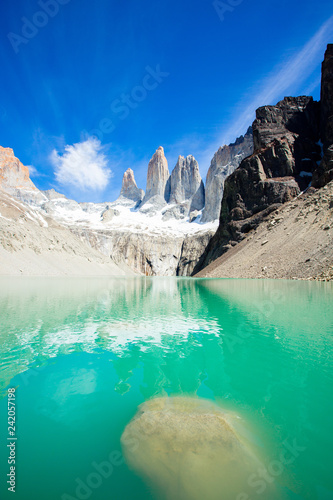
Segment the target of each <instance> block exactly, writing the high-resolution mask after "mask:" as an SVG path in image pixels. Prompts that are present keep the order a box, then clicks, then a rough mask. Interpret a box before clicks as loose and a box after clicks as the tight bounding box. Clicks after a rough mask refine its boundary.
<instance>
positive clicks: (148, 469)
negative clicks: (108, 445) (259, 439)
mask: <svg viewBox="0 0 333 500" xmlns="http://www.w3.org/2000/svg"><path fill="white" fill-rule="evenodd" d="M121 442H122V447H123V453H124V457H125V459H126V461H127V464H128V466H129V467H130V468H131V469H133V470H134V471H135V472H136V473H137V474H139V475H141V476H142V477H143V479H144V480H145V481H146V482H147V483H148V485H149V486H150V487H151V488H152V490H153V492H154V493H155V494H156V496H157V498H158V499H165V500H202V499H203V498H207V499H209V500H223V499H224V500H234V499H236V498H238V495H242V494H243V497H239V498H247V497H246V495H247V493H249V491H250V487H249V485H248V480H249V477H250V475H251V474H254V473H256V471H258V469H259V468H260V462H259V460H258V459H257V457H256V456H255V454H254V453H253V451H252V450H251V449H250V447H249V446H248V445H247V444H245V442H243V441H242V439H241V438H240V437H239V436H238V435H237V433H236V431H235V429H234V427H233V426H232V425H231V423H230V419H229V418H228V417H227V415H226V414H225V413H224V412H223V411H222V410H221V409H220V408H219V407H218V406H217V405H215V404H214V403H213V402H211V401H207V400H204V399H196V398H185V397H171V398H168V397H166V398H157V399H152V400H150V401H147V402H146V403H143V404H142V405H141V406H140V407H139V410H138V412H137V414H136V415H135V416H134V418H133V419H132V420H131V422H130V423H129V424H128V425H127V427H126V428H125V430H124V432H123V435H122V437H121ZM267 489H270V490H271V486H270V487H269V488H267ZM265 493H267V492H265ZM252 494H253V489H252V491H251V495H252ZM264 497H265V499H266V498H267V499H268V498H269V499H270V500H272V499H273V498H275V497H274V493H273V492H272V491H270V492H268V496H267V497H266V496H265V495H264V496H261V499H262V500H264ZM251 498H254V497H252V496H251Z"/></svg>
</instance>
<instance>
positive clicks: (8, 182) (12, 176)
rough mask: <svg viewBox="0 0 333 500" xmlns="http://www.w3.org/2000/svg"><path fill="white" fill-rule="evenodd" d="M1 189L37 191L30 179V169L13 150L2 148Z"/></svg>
mask: <svg viewBox="0 0 333 500" xmlns="http://www.w3.org/2000/svg"><path fill="white" fill-rule="evenodd" d="M0 188H2V189H3V190H5V191H10V192H13V191H14V190H17V189H28V190H34V191H37V188H36V186H35V185H34V183H33V182H32V180H31V179H30V174H29V169H28V167H26V166H24V165H23V164H22V163H21V162H20V160H19V159H18V158H16V156H15V155H14V151H13V149H11V148H3V147H2V146H0Z"/></svg>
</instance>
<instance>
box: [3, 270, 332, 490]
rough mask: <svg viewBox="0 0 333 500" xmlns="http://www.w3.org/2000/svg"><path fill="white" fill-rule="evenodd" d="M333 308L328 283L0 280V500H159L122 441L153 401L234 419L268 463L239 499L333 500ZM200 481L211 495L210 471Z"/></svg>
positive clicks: (211, 280) (116, 279)
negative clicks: (206, 407) (200, 407)
mask: <svg viewBox="0 0 333 500" xmlns="http://www.w3.org/2000/svg"><path fill="white" fill-rule="evenodd" d="M332 299H333V287H332V285H331V284H330V283H312V282H293V281H273V280H267V281H263V280H253V281H252V280H214V279H186V278H184V279H177V278H115V279H106V278H105V279H89V280H88V279H72V278H66V279H58V278H50V279H42V278H17V279H16V278H10V279H6V278H1V279H0V318H1V323H0V353H1V354H0V355H1V361H0V365H1V366H0V391H1V399H0V436H1V438H0V498H1V499H7V498H15V500H30V499H31V500H32V499H33V500H56V499H57V500H60V499H62V500H69V499H71V500H73V498H74V499H75V498H76V499H78V500H79V499H82V500H85V499H88V498H90V499H92V500H111V499H112V500H132V499H135V500H149V499H154V498H155V499H156V498H158V499H159V498H163V495H159V494H156V493H155V492H154V493H153V492H152V491H151V489H150V486H149V485H148V484H147V483H146V482H145V478H144V477H140V475H139V474H137V473H136V472H135V471H133V470H130V469H129V467H128V466H127V465H126V463H125V461H124V459H123V456H122V448H121V444H120V437H121V435H122V433H123V431H124V429H125V427H126V425H127V424H128V423H129V422H130V421H131V419H132V418H133V416H134V415H135V414H136V412H137V410H138V407H139V405H140V404H141V403H143V402H144V401H147V400H150V399H151V398H154V397H161V396H162V397H170V396H185V397H195V398H203V399H208V400H212V401H214V402H215V403H216V404H217V405H218V406H220V407H221V408H222V409H224V410H225V411H226V412H227V413H229V414H230V415H233V416H234V418H236V419H238V421H239V423H240V425H241V427H242V428H243V432H245V434H246V439H247V440H248V442H250V443H251V444H252V445H253V447H254V448H255V449H256V450H258V452H259V454H260V456H261V458H262V460H263V465H264V467H265V468H266V476H265V473H264V472H263V471H258V478H259V477H260V479H261V480H260V481H259V479H258V478H252V480H251V484H250V485H249V489H248V491H246V492H243V491H239V494H238V495H236V496H235V497H234V499H235V500H249V499H255V498H261V499H262V500H270V498H269V497H268V496H267V495H268V493H267V490H265V488H263V491H261V490H260V486H259V483H260V484H261V486H262V485H263V483H265V482H266V484H267V485H271V484H272V485H273V486H274V487H276V489H277V491H278V492H279V493H278V497H279V498H286V499H304V500H316V499H318V500H332V498H333V474H332V466H333V397H332V395H333V357H332V350H333V349H332V347H333V329H332V326H333V310H332ZM8 388H15V389H16V391H15V404H16V406H15V408H16V429H15V432H16V434H15V435H16V437H17V440H16V445H15V453H16V464H15V467H16V492H15V494H14V495H13V493H12V492H8V490H7V487H8V484H6V480H7V477H6V474H7V473H8V472H9V465H8V463H7V460H8V453H9V448H8V447H7V443H8V440H7V437H8V432H7V427H8V425H7V401H8V394H7V389H8ZM281 457H285V459H282V458H281ZM286 457H288V458H286ZM105 462H108V464H110V463H111V462H112V464H111V466H109V468H108V467H106V468H104V469H103V467H102V466H101V467H102V469H101V468H99V469H98V466H99V465H100V464H102V463H104V465H105ZM267 472H268V474H267ZM103 473H104V476H103ZM263 478H264V479H263ZM257 479H258V480H257ZM176 480H177V478H175V482H176ZM196 480H197V481H202V487H203V488H205V487H206V485H205V481H206V480H207V478H206V476H205V472H204V471H203V472H202V477H201V476H200V474H199V477H197V478H196ZM209 491H210V490H209V485H207V495H206V497H205V500H210V498H209ZM220 498H221V500H222V499H223V500H233V499H231V498H226V497H225V496H224V495H223V492H222V491H221V496H220ZM186 500H187V499H186Z"/></svg>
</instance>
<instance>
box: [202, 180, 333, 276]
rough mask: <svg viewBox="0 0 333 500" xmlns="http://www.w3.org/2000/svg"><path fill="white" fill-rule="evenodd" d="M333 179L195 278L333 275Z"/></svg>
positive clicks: (283, 209)
mask: <svg viewBox="0 0 333 500" xmlns="http://www.w3.org/2000/svg"><path fill="white" fill-rule="evenodd" d="M332 238H333V181H332V182H330V183H329V184H327V185H326V186H325V187H323V188H321V189H318V190H314V189H313V188H310V189H309V190H308V191H307V192H305V193H303V194H301V195H300V196H298V197H297V198H295V199H294V200H292V201H290V202H288V203H286V204H285V205H283V206H281V207H280V208H279V209H278V210H276V211H275V212H273V213H271V214H270V215H269V216H268V217H267V218H266V219H265V220H264V221H263V222H262V223H261V224H260V225H259V226H258V227H257V229H255V230H252V231H250V232H249V233H248V235H247V237H246V238H245V239H244V240H243V241H242V242H240V243H238V244H237V245H235V246H234V247H233V248H230V250H228V251H227V252H226V253H225V254H224V255H222V256H221V257H219V258H218V259H216V260H215V261H214V262H212V263H211V264H210V265H208V266H207V267H206V268H205V269H203V270H202V271H200V272H199V273H198V274H197V275H196V277H210V278H287V279H316V280H321V281H330V280H332V279H333V244H332Z"/></svg>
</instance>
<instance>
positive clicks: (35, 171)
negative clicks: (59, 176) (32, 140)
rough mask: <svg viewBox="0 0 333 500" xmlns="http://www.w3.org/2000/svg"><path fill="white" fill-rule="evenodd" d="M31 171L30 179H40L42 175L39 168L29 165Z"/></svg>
mask: <svg viewBox="0 0 333 500" xmlns="http://www.w3.org/2000/svg"><path fill="white" fill-rule="evenodd" d="M27 167H28V169H29V174H30V177H39V176H40V175H41V174H40V173H39V172H38V170H37V168H36V167H34V166H33V165H27Z"/></svg>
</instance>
